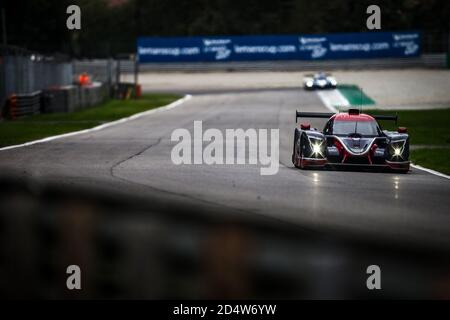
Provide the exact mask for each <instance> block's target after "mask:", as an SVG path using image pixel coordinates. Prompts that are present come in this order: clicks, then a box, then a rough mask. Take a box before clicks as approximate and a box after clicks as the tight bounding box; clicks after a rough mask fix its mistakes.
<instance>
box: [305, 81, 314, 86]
mask: <svg viewBox="0 0 450 320" xmlns="http://www.w3.org/2000/svg"><path fill="white" fill-rule="evenodd" d="M313 84H314V83H313V82H312V81H308V82H306V86H307V87H312V86H313Z"/></svg>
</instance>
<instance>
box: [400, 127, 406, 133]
mask: <svg viewBox="0 0 450 320" xmlns="http://www.w3.org/2000/svg"><path fill="white" fill-rule="evenodd" d="M397 132H398V133H408V128H406V127H398V129H397Z"/></svg>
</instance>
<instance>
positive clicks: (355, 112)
mask: <svg viewBox="0 0 450 320" xmlns="http://www.w3.org/2000/svg"><path fill="white" fill-rule="evenodd" d="M359 113H360V112H359V110H358V109H348V114H349V115H355V116H356V115H359Z"/></svg>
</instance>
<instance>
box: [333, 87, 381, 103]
mask: <svg viewBox="0 0 450 320" xmlns="http://www.w3.org/2000/svg"><path fill="white" fill-rule="evenodd" d="M337 89H338V90H339V92H340V93H341V94H342V95H343V96H344V97H345V98H346V99H347V100H348V102H349V103H350V104H351V105H352V106H365V105H373V104H375V101H373V100H372V99H371V98H370V97H369V96H367V95H366V94H365V93H364V91H362V90H361V88H359V87H358V86H356V85H352V84H341V85H338V86H337Z"/></svg>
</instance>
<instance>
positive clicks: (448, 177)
mask: <svg viewBox="0 0 450 320" xmlns="http://www.w3.org/2000/svg"><path fill="white" fill-rule="evenodd" d="M411 167H413V168H415V169H418V170H422V171H425V172H428V173H430V174H433V175H435V176H438V177H441V178H445V179H450V176H448V175H446V174H445V173H441V172H439V171H436V170H432V169H428V168H425V167H422V166H419V165H417V164H411Z"/></svg>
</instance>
